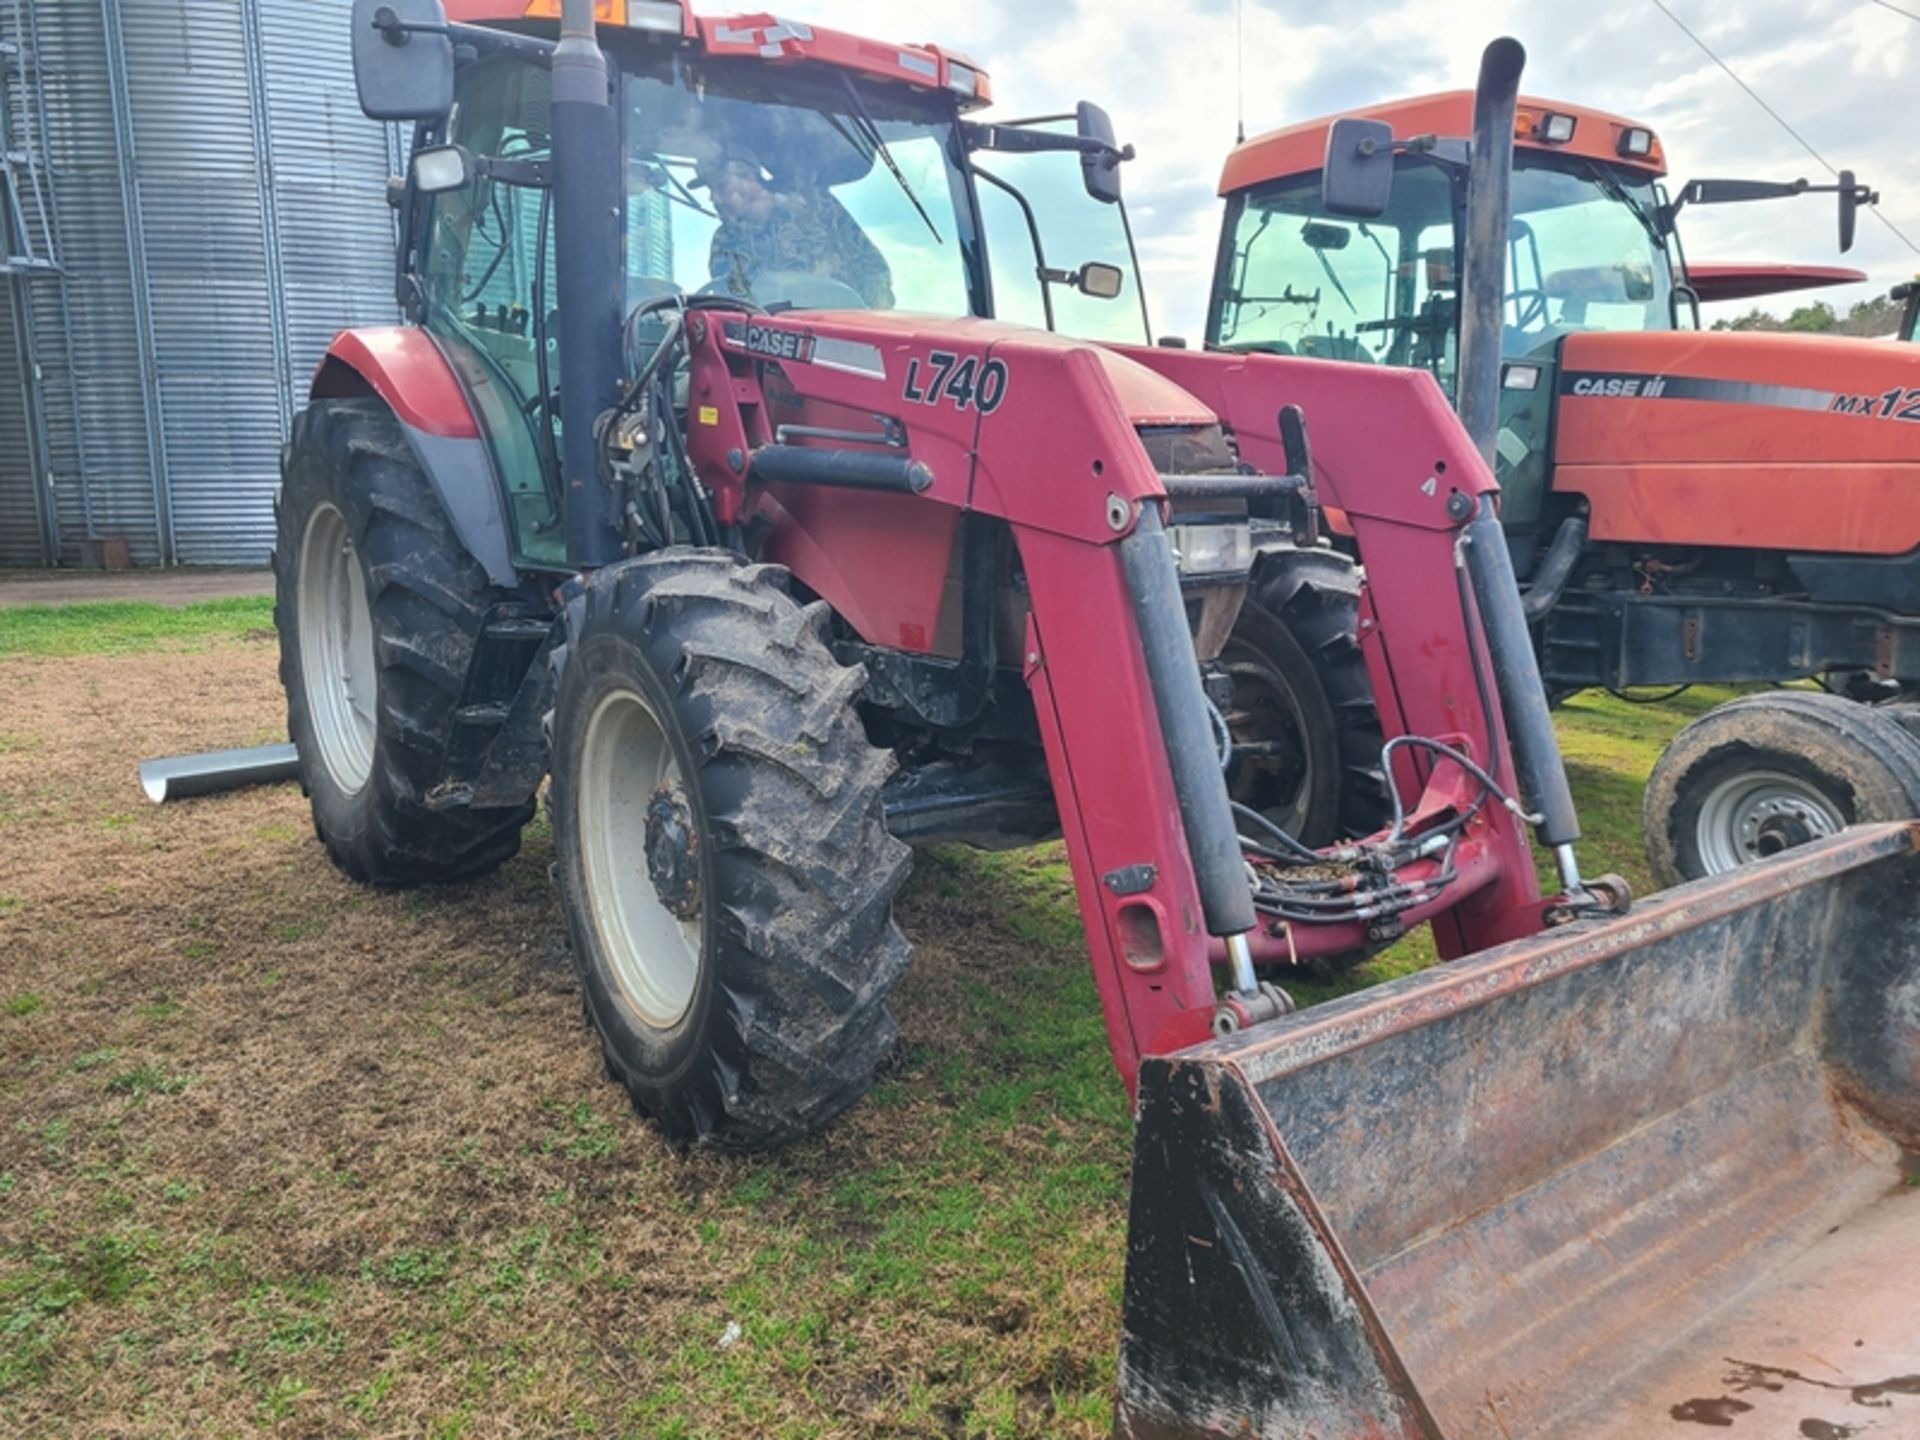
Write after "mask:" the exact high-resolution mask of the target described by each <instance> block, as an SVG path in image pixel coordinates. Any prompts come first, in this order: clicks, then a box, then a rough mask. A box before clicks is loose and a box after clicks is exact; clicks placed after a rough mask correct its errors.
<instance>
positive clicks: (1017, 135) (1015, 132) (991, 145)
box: [960, 115, 1134, 161]
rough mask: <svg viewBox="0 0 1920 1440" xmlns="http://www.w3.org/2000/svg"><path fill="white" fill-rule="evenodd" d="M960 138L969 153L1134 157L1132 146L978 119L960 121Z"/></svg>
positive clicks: (1037, 120) (1066, 117)
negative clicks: (1066, 152)
mask: <svg viewBox="0 0 1920 1440" xmlns="http://www.w3.org/2000/svg"><path fill="white" fill-rule="evenodd" d="M1071 119H1073V116H1071V115H1046V116H1040V117H1037V118H1035V119H1033V120H1026V121H1019V122H1016V124H1020V125H1035V124H1039V123H1041V121H1043V120H1071ZM960 138H961V139H962V140H964V141H965V142H966V146H967V148H968V149H969V150H998V151H1002V152H1004V153H1007V154H1025V155H1031V154H1036V153H1039V152H1041V151H1046V150H1073V151H1077V152H1079V153H1080V154H1082V155H1102V156H1105V157H1107V158H1108V159H1110V160H1115V161H1121V160H1131V159H1133V157H1134V150H1133V146H1131V145H1109V144H1107V143H1106V142H1105V141H1103V140H1094V139H1090V138H1088V137H1087V136H1084V135H1060V134H1057V133H1055V132H1053V131H1049V130H1021V129H1018V128H1016V126H1015V125H1009V124H1004V123H1003V124H999V125H988V124H985V123H984V122H981V121H978V120H962V121H961V122H960Z"/></svg>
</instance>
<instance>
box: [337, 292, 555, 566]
mask: <svg viewBox="0 0 1920 1440" xmlns="http://www.w3.org/2000/svg"><path fill="white" fill-rule="evenodd" d="M367 394H373V395H377V396H379V398H380V399H382V400H384V401H385V402H386V404H387V407H388V408H389V409H390V410H392V411H393V415H394V418H395V419H396V420H398V421H399V422H400V428H401V429H402V430H403V431H404V432H405V433H406V437H407V444H408V445H409V446H410V447H411V448H412V450H413V455H414V458H415V459H416V460H418V461H419V462H420V468H421V469H422V470H424V471H425V472H426V474H427V479H428V480H429V481H431V482H432V485H433V488H434V493H435V494H437V495H438V496H439V497H440V503H441V505H442V506H443V507H444V508H445V510H446V512H447V518H448V520H450V521H451V522H452V524H453V531H454V534H456V535H458V536H459V537H460V543H461V544H462V545H464V546H465V547H466V549H467V553H468V554H470V555H472V556H473V558H474V559H475V560H477V561H479V562H480V564H481V566H482V568H484V569H485V570H486V572H487V578H488V579H489V580H491V581H492V582H493V583H494V584H496V585H500V586H504V587H509V588H510V587H512V586H514V585H516V584H518V583H519V578H520V577H519V572H518V571H517V570H516V569H515V568H514V563H513V548H512V542H511V533H512V532H511V531H510V530H509V529H508V526H507V514H506V506H505V502H504V501H503V500H502V498H501V487H500V483H499V478H498V477H497V476H496V475H495V474H494V469H493V457H492V455H491V454H490V453H489V452H488V450H487V442H486V440H485V438H484V437H483V436H482V435H481V433H480V426H479V423H478V421H477V420H476V419H475V418H474V413H473V405H472V402H471V401H470V400H468V398H467V393H466V390H465V388H464V387H463V386H462V385H461V383H460V378H459V376H457V375H456V374H455V373H454V370H453V366H452V365H451V364H449V363H448V361H447V357H446V356H445V355H444V354H443V353H442V352H441V350H440V346H439V343H438V342H437V341H435V339H434V338H433V336H432V335H430V334H429V333H428V332H427V331H425V330H422V329H420V328H418V327H417V326H411V325H382V326H370V327H367V328H365V329H360V330H343V331H341V332H340V333H339V334H338V335H336V336H335V337H334V340H333V344H332V345H330V346H328V347H327V353H326V355H325V356H324V357H323V358H322V359H321V361H320V365H319V368H318V369H317V370H315V371H314V376H313V383H312V385H311V386H310V388H309V390H308V395H309V398H311V399H314V400H325V399H340V398H346V397H350V396H356V395H367Z"/></svg>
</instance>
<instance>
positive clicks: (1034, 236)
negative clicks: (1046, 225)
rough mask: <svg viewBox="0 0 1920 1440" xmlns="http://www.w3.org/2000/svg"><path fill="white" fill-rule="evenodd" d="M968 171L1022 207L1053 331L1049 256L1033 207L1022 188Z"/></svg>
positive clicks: (972, 168)
mask: <svg viewBox="0 0 1920 1440" xmlns="http://www.w3.org/2000/svg"><path fill="white" fill-rule="evenodd" d="M967 169H968V171H969V172H971V173H972V175H973V176H974V177H975V178H976V179H979V180H984V181H986V182H987V183H988V184H989V185H991V186H993V187H994V188H995V189H997V190H1002V191H1005V192H1006V193H1007V194H1009V195H1011V196H1012V197H1013V202H1014V204H1016V205H1018V206H1019V207H1020V213H1021V215H1022V216H1024V217H1025V218H1026V222H1027V237H1028V239H1030V240H1031V241H1032V242H1033V265H1034V270H1035V273H1036V274H1038V276H1039V277H1040V308H1041V310H1042V311H1043V312H1044V313H1045V315H1046V319H1047V329H1048V330H1052V329H1053V286H1052V285H1050V284H1049V283H1048V281H1047V278H1046V276H1047V254H1046V251H1045V249H1044V248H1043V247H1042V246H1041V244H1040V222H1039V221H1038V220H1037V219H1035V218H1034V214H1033V206H1032V204H1031V203H1030V202H1029V201H1028V200H1027V197H1026V196H1025V195H1023V194H1021V193H1020V187H1019V186H1017V185H1014V184H1012V183H1010V182H1009V181H1006V180H1002V179H1001V178H1000V177H999V176H998V175H996V174H994V173H993V172H992V171H991V170H982V169H981V168H980V167H979V166H978V165H972V164H970V165H968V166H967Z"/></svg>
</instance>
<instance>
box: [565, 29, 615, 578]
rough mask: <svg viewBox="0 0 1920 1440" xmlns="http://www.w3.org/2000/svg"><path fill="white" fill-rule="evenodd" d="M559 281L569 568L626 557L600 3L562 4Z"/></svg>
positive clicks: (610, 152) (608, 101)
mask: <svg viewBox="0 0 1920 1440" xmlns="http://www.w3.org/2000/svg"><path fill="white" fill-rule="evenodd" d="M552 64H553V227H554V229H553V238H554V279H555V288H556V291H557V299H558V302H559V308H560V317H561V318H560V325H559V332H560V344H559V351H560V477H561V486H562V493H563V494H564V495H565V497H566V498H565V510H566V522H565V523H566V539H567V563H568V564H569V565H572V566H574V567H576V568H578V569H582V570H586V569H591V568H593V567H595V566H598V565H605V564H608V563H610V562H612V561H614V560H618V559H619V558H620V557H621V555H622V554H623V553H624V549H625V547H624V545H623V544H622V536H621V530H620V525H619V515H618V509H617V505H616V503H615V499H616V497H615V495H614V493H613V491H612V490H611V489H609V488H608V487H607V486H605V485H603V484H601V483H600V478H599V466H598V464H597V463H596V458H595V455H596V447H595V442H594V433H593V432H594V423H595V422H596V421H597V420H598V419H599V418H600V416H601V415H602V414H603V413H604V412H605V411H606V410H608V409H610V408H611V407H612V406H613V405H614V404H615V403H616V402H617V401H618V400H619V398H620V371H621V367H622V365H623V363H624V362H623V360H622V358H621V353H620V321H621V318H622V301H623V298H624V297H623V293H622V292H623V289H624V279H625V275H624V268H623V267H624V259H623V256H622V253H621V252H622V245H621V240H622V236H621V217H622V215H623V213H624V202H625V196H624V194H623V193H622V181H621V176H622V174H623V167H622V166H621V163H620V137H619V130H618V127H617V125H616V124H615V117H614V112H613V102H612V98H611V96H610V95H609V94H608V89H607V57H606V56H605V55H604V54H602V53H601V50H600V45H599V42H598V41H597V40H596V39H595V38H594V29H593V0H562V8H561V13H560V44H559V46H558V48H556V49H555V50H554V52H553V61H552Z"/></svg>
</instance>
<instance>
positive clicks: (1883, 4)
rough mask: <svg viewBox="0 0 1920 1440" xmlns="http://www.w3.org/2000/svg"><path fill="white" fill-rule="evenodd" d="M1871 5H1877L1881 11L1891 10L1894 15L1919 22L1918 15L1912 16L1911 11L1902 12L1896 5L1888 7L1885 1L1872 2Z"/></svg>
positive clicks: (1874, 0)
mask: <svg viewBox="0 0 1920 1440" xmlns="http://www.w3.org/2000/svg"><path fill="white" fill-rule="evenodd" d="M1873 3H1874V4H1876V5H1878V6H1879V7H1880V8H1881V9H1882V10H1891V11H1893V13H1894V14H1896V15H1904V16H1906V17H1907V19H1909V20H1920V15H1916V14H1914V13H1913V11H1911V10H1902V9H1901V8H1900V7H1899V6H1898V5H1889V4H1888V3H1887V0H1873Z"/></svg>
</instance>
